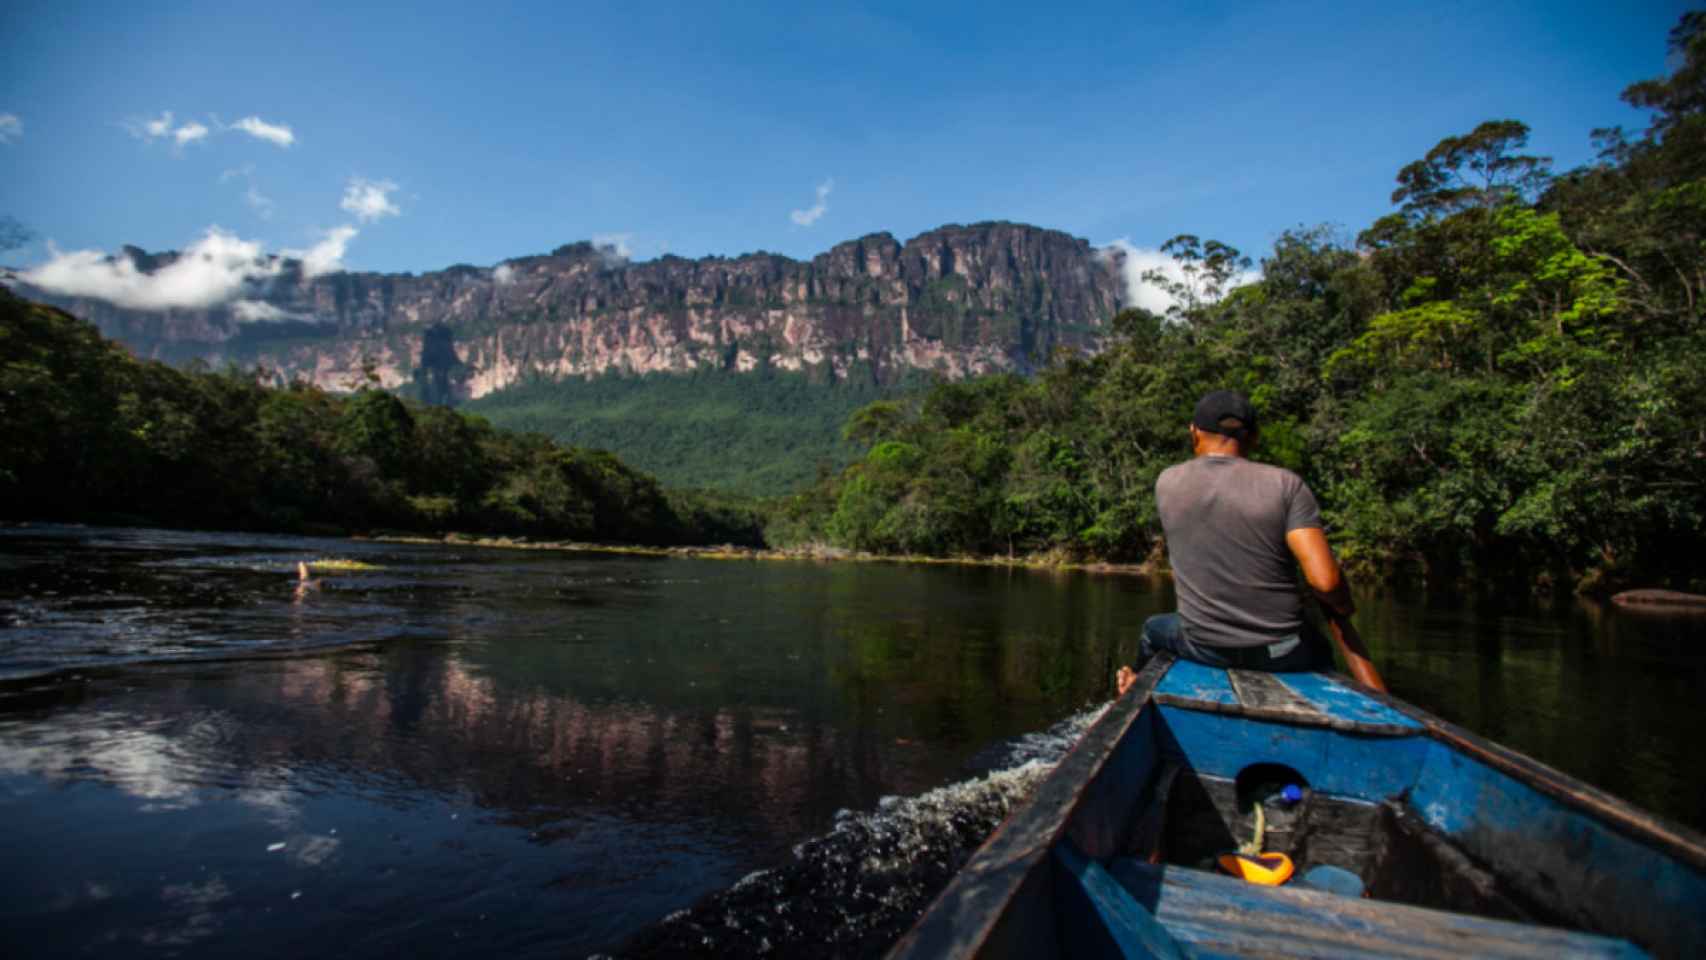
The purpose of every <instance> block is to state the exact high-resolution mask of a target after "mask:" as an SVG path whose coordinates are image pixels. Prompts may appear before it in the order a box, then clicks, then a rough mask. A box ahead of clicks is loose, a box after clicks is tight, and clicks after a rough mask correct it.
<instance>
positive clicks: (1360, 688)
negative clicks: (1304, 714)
mask: <svg viewBox="0 0 1706 960" xmlns="http://www.w3.org/2000/svg"><path fill="white" fill-rule="evenodd" d="M1334 679H1335V680H1338V681H1339V682H1340V683H1343V684H1344V685H1346V686H1347V687H1350V688H1351V689H1354V690H1356V691H1357V692H1358V693H1361V694H1362V695H1364V696H1366V697H1368V698H1369V699H1371V700H1375V701H1377V702H1379V703H1381V704H1384V705H1385V706H1387V707H1390V708H1392V709H1393V710H1396V711H1398V712H1399V713H1402V714H1403V715H1405V716H1407V717H1409V718H1410V719H1412V720H1414V721H1416V722H1417V723H1419V724H1421V725H1422V729H1421V730H1420V731H1417V732H1418V733H1425V734H1426V735H1427V736H1428V737H1430V738H1432V739H1434V740H1437V741H1439V742H1440V743H1442V744H1444V745H1445V746H1447V747H1450V748H1453V749H1456V750H1459V751H1461V752H1462V753H1464V754H1465V755H1467V756H1469V757H1470V758H1472V759H1474V760H1478V761H1480V762H1482V763H1485V764H1486V765H1488V766H1490V767H1492V768H1493V769H1494V770H1497V771H1498V772H1500V773H1502V774H1505V775H1506V776H1508V777H1510V778H1511V779H1513V780H1515V781H1516V782H1518V783H1520V784H1522V785H1524V786H1526V787H1530V788H1532V789H1534V790H1536V791H1538V792H1539V793H1542V794H1545V795H1546V796H1548V797H1550V798H1552V799H1553V800H1557V801H1558V802H1560V803H1562V804H1564V805H1565V806H1568V807H1573V808H1575V809H1577V810H1579V811H1581V812H1583V813H1586V814H1588V815H1590V816H1592V817H1594V818H1595V819H1596V820H1598V821H1599V822H1600V823H1603V824H1605V825H1606V826H1608V827H1611V828H1612V829H1614V830H1616V831H1618V832H1619V833H1623V834H1625V835H1626V836H1628V837H1629V838H1630V839H1632V840H1635V841H1637V842H1639V843H1644V844H1651V845H1656V846H1658V847H1660V848H1662V849H1664V850H1665V851H1667V852H1669V853H1671V854H1672V855H1674V856H1676V857H1677V858H1678V859H1680V860H1683V861H1684V862H1686V863H1687V864H1688V865H1689V866H1691V867H1693V868H1695V869H1696V870H1706V835H1702V834H1700V833H1699V832H1697V831H1695V830H1693V829H1691V828H1689V827H1686V826H1684V825H1682V824H1679V823H1673V822H1671V821H1669V820H1666V819H1664V818H1662V817H1659V816H1656V815H1654V814H1651V813H1648V812H1647V811H1645V810H1642V809H1641V808H1640V807H1637V806H1635V805H1634V804H1632V803H1630V802H1629V801H1627V800H1623V799H1621V798H1619V797H1616V796H1613V795H1612V794H1609V793H1607V792H1605V791H1604V790H1601V789H1599V788H1598V787H1595V786H1593V785H1591V784H1588V783H1585V782H1583V781H1582V780H1579V779H1577V778H1576V777H1572V776H1570V775H1569V774H1567V773H1565V772H1563V771H1562V770H1559V769H1557V768H1555V767H1550V766H1547V765H1546V764H1544V763H1541V762H1540V761H1539V760H1536V759H1534V758H1533V757H1531V756H1529V755H1527V754H1525V753H1521V752H1519V751H1516V750H1513V749H1511V748H1510V747H1507V746H1505V745H1503V744H1501V743H1497V742H1495V741H1492V740H1488V739H1487V738H1485V737H1483V736H1481V735H1479V734H1477V733H1473V732H1471V731H1469V730H1465V729H1464V728H1462V727H1460V726H1458V725H1457V724H1454V723H1452V722H1451V721H1449V720H1444V719H1442V718H1440V717H1438V716H1435V715H1434V714H1432V713H1429V712H1428V711H1426V710H1424V709H1422V708H1421V707H1418V706H1416V705H1415V704H1412V703H1406V702H1405V701H1403V700H1400V699H1398V698H1397V697H1394V696H1392V695H1391V694H1389V693H1387V692H1385V691H1383V690H1376V689H1374V688H1372V687H1367V686H1364V685H1362V684H1360V683H1358V682H1356V681H1355V680H1354V679H1352V678H1350V677H1335V678H1334Z"/></svg>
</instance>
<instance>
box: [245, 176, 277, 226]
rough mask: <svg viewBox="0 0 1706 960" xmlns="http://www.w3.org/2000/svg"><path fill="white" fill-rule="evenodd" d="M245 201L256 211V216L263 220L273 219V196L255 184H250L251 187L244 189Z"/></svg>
mask: <svg viewBox="0 0 1706 960" xmlns="http://www.w3.org/2000/svg"><path fill="white" fill-rule="evenodd" d="M243 202H244V203H247V204H248V205H249V209H251V210H253V211H255V216H257V217H260V218H261V219H262V220H271V219H272V209H273V202H272V198H271V197H269V196H267V195H266V194H264V193H262V192H261V191H260V190H258V189H257V188H256V187H255V185H254V184H252V183H251V184H249V189H247V190H245V191H243Z"/></svg>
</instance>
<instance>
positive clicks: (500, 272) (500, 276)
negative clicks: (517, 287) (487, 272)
mask: <svg viewBox="0 0 1706 960" xmlns="http://www.w3.org/2000/svg"><path fill="white" fill-rule="evenodd" d="M492 282H493V283H496V284H497V285H498V286H500V287H507V286H509V285H510V284H512V283H514V282H515V268H514V267H512V266H510V265H509V264H507V263H500V264H498V265H497V267H496V268H495V269H494V270H492Z"/></svg>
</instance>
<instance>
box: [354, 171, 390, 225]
mask: <svg viewBox="0 0 1706 960" xmlns="http://www.w3.org/2000/svg"><path fill="white" fill-rule="evenodd" d="M396 189H397V185H396V184H395V183H393V182H391V181H390V180H367V179H364V178H362V177H351V178H350V181H349V185H348V186H346V187H345V188H344V199H343V202H342V203H340V204H338V206H340V207H342V208H343V209H345V210H347V211H349V212H350V213H353V214H355V216H356V219H358V220H360V221H361V222H362V223H371V222H372V221H374V220H378V219H379V218H381V217H394V216H397V215H398V214H400V213H402V212H403V211H402V210H401V209H399V208H398V207H397V205H396V204H394V203H392V202H391V192H392V191H394V190H396Z"/></svg>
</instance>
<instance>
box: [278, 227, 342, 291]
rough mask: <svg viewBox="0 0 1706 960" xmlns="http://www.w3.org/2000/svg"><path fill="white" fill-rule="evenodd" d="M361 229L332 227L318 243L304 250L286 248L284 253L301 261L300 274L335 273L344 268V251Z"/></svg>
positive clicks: (306, 275)
mask: <svg viewBox="0 0 1706 960" xmlns="http://www.w3.org/2000/svg"><path fill="white" fill-rule="evenodd" d="M360 232H361V231H359V230H357V229H356V228H354V227H351V226H348V225H345V226H342V227H333V228H332V229H330V230H327V231H326V235H325V236H324V237H323V238H321V240H320V242H319V243H316V244H314V245H313V246H312V247H309V248H308V249H306V250H286V251H284V255H285V256H287V257H292V258H294V259H297V260H300V261H302V275H303V276H305V277H308V278H309V279H312V278H314V277H317V276H320V275H321V274H323V273H335V272H336V271H339V270H342V269H343V268H344V264H343V260H344V251H345V250H346V249H347V248H348V247H349V242H350V241H351V240H353V239H355V236H356V234H357V233H360Z"/></svg>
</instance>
